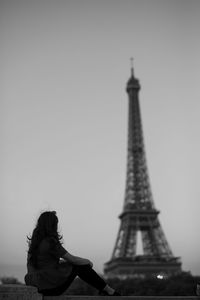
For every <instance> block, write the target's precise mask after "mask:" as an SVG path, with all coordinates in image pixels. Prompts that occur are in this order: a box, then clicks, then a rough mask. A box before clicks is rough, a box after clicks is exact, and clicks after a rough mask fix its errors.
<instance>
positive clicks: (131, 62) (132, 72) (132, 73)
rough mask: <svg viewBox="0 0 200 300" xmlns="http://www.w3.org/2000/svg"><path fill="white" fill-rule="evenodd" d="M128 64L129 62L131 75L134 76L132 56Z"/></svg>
mask: <svg viewBox="0 0 200 300" xmlns="http://www.w3.org/2000/svg"><path fill="white" fill-rule="evenodd" d="M130 64H131V77H134V69H133V57H131V58H130Z"/></svg>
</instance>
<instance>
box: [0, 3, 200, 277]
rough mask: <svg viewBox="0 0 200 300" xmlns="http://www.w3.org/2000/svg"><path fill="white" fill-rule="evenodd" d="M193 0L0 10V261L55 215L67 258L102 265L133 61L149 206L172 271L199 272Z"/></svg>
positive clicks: (116, 207) (118, 205) (123, 147)
mask: <svg viewBox="0 0 200 300" xmlns="http://www.w3.org/2000/svg"><path fill="white" fill-rule="evenodd" d="M199 35H200V1H198V0H196V1H195V0H188V1H186V0H173V1H172V0H171V1H170V0H165V1H162V0H146V1H144V0H138V1H136V0H132V1H130V0H121V1H119V0H98V1H97V0H80V1H78V0H66V1H64V0H63V1H62V0H55V1H53V0H33V1H31V0H27V1H26V0H1V1H0V39H1V55H0V65H1V69H0V70H1V71H0V90H1V92H0V93H1V94H0V96H1V108H0V114H1V116H0V120H1V132H0V142H1V147H0V163H1V167H0V177H1V180H0V203H1V204H0V205H1V209H0V240H1V244H2V245H1V252H0V263H12V264H13V263H14V264H25V261H26V250H27V244H26V235H27V234H30V233H31V232H32V230H33V227H34V226H35V223H36V220H37V218H38V216H39V214H40V213H41V212H42V211H44V210H56V211H57V213H58V217H59V219H60V230H61V233H62V234H63V235H64V245H65V247H66V248H67V249H68V251H70V252H72V253H74V254H77V255H80V256H83V257H88V258H90V259H91V260H92V261H93V262H94V266H95V268H96V270H97V271H99V272H102V268H103V264H104V263H105V262H106V261H108V260H109V259H110V257H111V253H112V250H113V247H114V243H115V240H116V237H117V231H118V228H119V224H120V223H119V222H120V221H119V219H118V215H119V214H120V213H121V212H122V207H123V201H124V194H125V181H126V157H127V124H128V114H127V113H128V100H127V98H128V97H127V94H126V91H125V87H126V83H127V80H128V79H129V76H130V62H129V61H130V57H134V72H135V76H136V77H137V78H138V79H139V80H140V83H141V91H140V94H139V98H140V105H141V114H142V120H143V130H144V138H145V146H146V153H147V163H148V169H149V176H150V182H151V188H152V192H153V197H154V201H155V206H156V208H157V209H158V210H160V211H161V213H160V215H159V219H160V222H161V224H162V226H163V229H164V232H165V235H166V237H167V240H168V242H169V244H170V246H171V248H172V251H173V253H174V255H175V256H180V257H181V258H182V262H183V269H184V270H185V271H191V272H192V273H193V274H200V239H199V230H200V189H199V186H200V179H199V172H200V171H199V170H200V158H199V153H200V140H199V135H200V132H199V131H200V117H199V112H200V97H199V96H200V89H199V78H200V60H199V53H200V39H199Z"/></svg>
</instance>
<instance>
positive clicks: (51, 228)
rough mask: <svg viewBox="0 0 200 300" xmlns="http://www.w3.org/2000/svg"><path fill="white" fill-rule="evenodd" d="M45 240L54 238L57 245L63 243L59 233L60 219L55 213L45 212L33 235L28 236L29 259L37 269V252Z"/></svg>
mask: <svg viewBox="0 0 200 300" xmlns="http://www.w3.org/2000/svg"><path fill="white" fill-rule="evenodd" d="M44 238H52V240H53V241H54V242H55V243H61V239H62V236H61V235H60V234H59V233H58V217H57V216H56V212H55V211H45V212H43V213H42V214H41V215H40V216H39V218H38V221H37V224H36V227H35V229H34V230H33V233H32V235H31V236H30V237H29V236H27V242H28V246H29V249H28V259H29V262H30V263H31V265H33V266H34V267H36V268H37V251H38V247H39V244H40V242H41V241H42V240H43V239H44Z"/></svg>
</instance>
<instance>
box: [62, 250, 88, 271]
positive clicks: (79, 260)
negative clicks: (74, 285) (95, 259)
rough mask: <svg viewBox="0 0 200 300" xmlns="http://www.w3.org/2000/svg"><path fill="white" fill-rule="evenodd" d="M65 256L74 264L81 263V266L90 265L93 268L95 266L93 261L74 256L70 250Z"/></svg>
mask: <svg viewBox="0 0 200 300" xmlns="http://www.w3.org/2000/svg"><path fill="white" fill-rule="evenodd" d="M63 258H64V259H65V260H66V261H69V262H71V263H72V264H74V265H80V266H84V265H89V266H90V267H91V268H92V267H93V263H92V262H91V261H90V260H89V259H87V258H82V257H78V256H74V255H72V254H70V253H69V252H67V253H65V254H64V255H63Z"/></svg>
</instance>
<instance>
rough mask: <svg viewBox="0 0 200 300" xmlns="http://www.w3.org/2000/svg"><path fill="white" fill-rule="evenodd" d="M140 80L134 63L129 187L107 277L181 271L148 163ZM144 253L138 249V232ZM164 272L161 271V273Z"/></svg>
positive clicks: (129, 87) (130, 94)
mask: <svg viewBox="0 0 200 300" xmlns="http://www.w3.org/2000/svg"><path fill="white" fill-rule="evenodd" d="M139 90H140V83H139V80H138V79H136V78H135V76H134V71H133V67H132V68H131V77H130V79H129V80H128V83H127V88H126V91H127V93H128V98H129V117H128V156H127V175H126V189H125V200H124V206H123V211H122V213H121V215H120V216H119V218H120V220H121V223H120V228H119V232H118V235H117V239H116V243H115V246H114V250H113V253H112V257H111V260H110V261H109V262H107V263H106V264H105V267H104V273H105V276H106V277H110V278H112V277H122V278H125V277H145V276H148V275H149V276H158V275H159V276H170V275H174V274H177V273H179V272H181V262H180V259H179V258H177V257H174V256H173V253H172V251H171V249H170V246H169V244H168V242H167V239H166V237H165V234H164V231H163V229H162V227H161V224H160V222H159V219H158V214H159V211H158V210H156V208H155V204H154V201H153V197H152V192H151V187H150V182H149V176H148V169H147V163H146V155H145V147H144V138H143V130H142V120H141V114H140V105H139V95H138V94H139ZM139 233H140V236H141V244H142V253H141V254H138V253H137V246H138V245H137V244H138V236H139ZM160 274H161V275H160Z"/></svg>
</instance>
